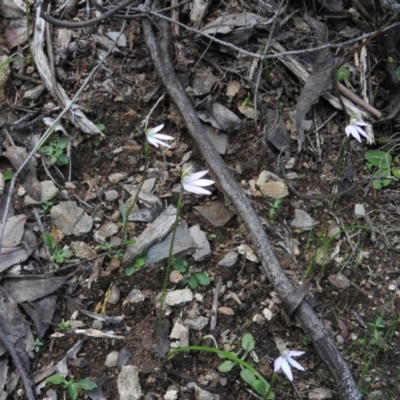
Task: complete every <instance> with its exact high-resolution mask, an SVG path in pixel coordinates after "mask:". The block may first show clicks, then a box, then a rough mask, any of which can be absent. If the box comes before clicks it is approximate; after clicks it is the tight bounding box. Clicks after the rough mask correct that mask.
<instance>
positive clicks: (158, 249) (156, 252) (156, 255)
mask: <svg viewBox="0 0 400 400" xmlns="http://www.w3.org/2000/svg"><path fill="white" fill-rule="evenodd" d="M171 240H172V232H171V233H170V234H168V235H167V236H166V237H165V239H163V240H162V241H161V242H160V243H157V244H155V245H153V246H151V247H150V249H149V251H148V253H147V257H146V265H149V264H155V263H158V262H161V261H164V260H166V259H167V258H168V254H169V248H170V246H171ZM195 247H196V244H195V242H194V241H193V239H192V237H191V235H190V234H189V229H188V227H187V224H186V222H184V221H182V224H181V225H179V226H178V229H177V230H176V235H175V243H174V255H178V254H179V256H180V257H182V256H184V255H187V254H190V253H191V252H192V251H193V250H194V249H195Z"/></svg>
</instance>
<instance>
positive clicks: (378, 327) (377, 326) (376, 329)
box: [367, 315, 386, 347]
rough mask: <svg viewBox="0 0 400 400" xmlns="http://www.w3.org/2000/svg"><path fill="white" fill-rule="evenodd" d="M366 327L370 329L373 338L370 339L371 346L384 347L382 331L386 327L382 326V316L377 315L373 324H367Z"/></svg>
mask: <svg viewBox="0 0 400 400" xmlns="http://www.w3.org/2000/svg"><path fill="white" fill-rule="evenodd" d="M367 325H368V326H369V327H370V328H371V329H372V336H373V338H372V339H371V344H373V345H377V346H378V347H384V346H385V340H384V338H383V329H385V328H386V326H385V325H384V324H383V316H382V315H379V316H378V317H377V318H376V320H375V322H367Z"/></svg>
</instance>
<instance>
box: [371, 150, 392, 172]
mask: <svg viewBox="0 0 400 400" xmlns="http://www.w3.org/2000/svg"><path fill="white" fill-rule="evenodd" d="M365 158H366V159H367V161H368V162H369V163H370V164H372V165H374V166H375V167H378V168H379V169H389V168H390V164H391V162H392V156H391V155H390V154H389V153H388V152H386V151H383V150H368V151H367V152H366V153H365Z"/></svg>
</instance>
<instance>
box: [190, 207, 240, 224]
mask: <svg viewBox="0 0 400 400" xmlns="http://www.w3.org/2000/svg"><path fill="white" fill-rule="evenodd" d="M195 210H196V211H197V212H198V213H199V214H200V215H201V216H202V217H203V218H205V219H206V220H207V221H208V222H209V223H210V224H211V225H212V226H215V227H220V226H224V225H225V224H226V223H227V222H228V221H229V220H230V219H231V218H232V217H233V216H234V215H235V214H233V213H232V212H231V211H229V209H228V208H227V207H226V205H225V203H224V202H223V201H210V202H209V203H207V205H206V206H196V207H195Z"/></svg>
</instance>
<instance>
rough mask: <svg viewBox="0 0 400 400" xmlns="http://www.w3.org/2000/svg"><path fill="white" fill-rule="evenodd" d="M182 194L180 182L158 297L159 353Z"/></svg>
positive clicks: (182, 189)
mask: <svg viewBox="0 0 400 400" xmlns="http://www.w3.org/2000/svg"><path fill="white" fill-rule="evenodd" d="M183 194H184V188H183V185H182V184H181V189H180V192H179V199H178V204H177V206H176V217H175V222H174V227H173V229H172V238H171V244H170V246H169V253H168V260H167V270H166V272H165V277H164V284H163V290H162V294H161V299H160V308H159V311H158V314H159V315H158V327H157V348H158V351H159V354H160V337H161V322H162V316H163V311H164V300H165V293H166V291H167V286H168V280H169V274H170V271H171V267H172V261H173V258H174V242H175V236H176V230H177V228H178V224H179V216H180V214H181V209H182V205H183Z"/></svg>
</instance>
